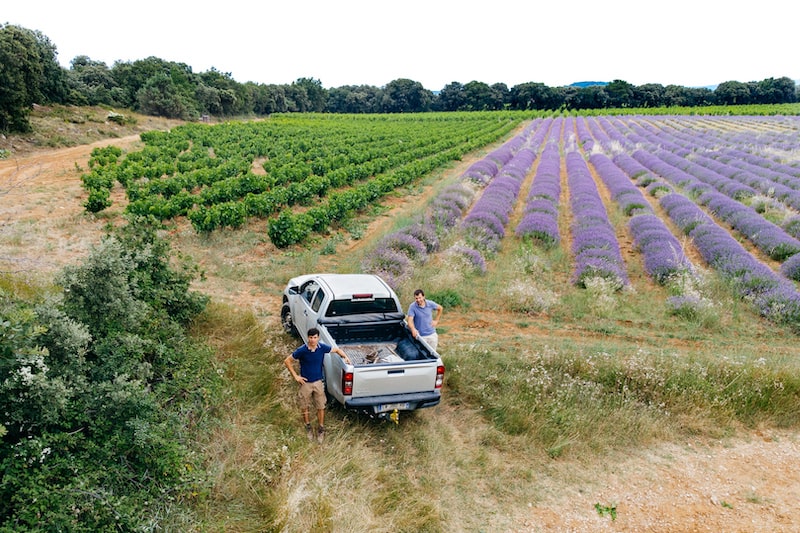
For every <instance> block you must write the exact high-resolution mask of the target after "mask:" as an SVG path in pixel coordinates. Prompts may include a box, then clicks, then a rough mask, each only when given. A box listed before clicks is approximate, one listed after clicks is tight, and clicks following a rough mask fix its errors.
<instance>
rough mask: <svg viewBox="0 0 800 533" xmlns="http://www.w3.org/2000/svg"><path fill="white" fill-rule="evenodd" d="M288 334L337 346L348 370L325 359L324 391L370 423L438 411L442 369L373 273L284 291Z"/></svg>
mask: <svg viewBox="0 0 800 533" xmlns="http://www.w3.org/2000/svg"><path fill="white" fill-rule="evenodd" d="M281 322H282V324H283V328H284V330H285V331H286V332H287V333H290V334H292V335H295V336H300V337H302V339H303V340H304V341H306V340H308V330H309V329H310V328H317V329H319V338H320V342H323V343H325V344H329V345H331V346H334V347H335V346H338V347H339V348H341V349H342V350H344V351H345V353H347V355H348V357H349V358H350V363H351V364H346V363H345V362H344V361H343V360H342V359H341V358H340V357H330V356H329V355H326V356H325V360H324V363H323V364H324V379H325V391H326V393H327V394H328V396H329V397H331V398H333V399H334V400H336V401H337V402H338V403H340V404H341V405H343V406H344V407H345V408H346V409H351V410H355V411H360V412H363V413H366V414H368V415H369V416H372V417H380V418H385V417H391V418H392V419H394V420H395V421H396V420H397V417H398V414H399V413H400V412H402V411H413V410H415V409H421V408H424V407H432V406H434V405H438V404H439V402H440V400H441V389H442V383H443V381H444V364H443V363H442V360H441V358H440V357H439V354H438V353H437V352H436V351H435V350H433V349H432V348H431V347H430V346H429V345H428V344H427V343H425V341H424V340H421V339H414V338H413V337H412V336H411V332H410V331H409V329H408V326H407V325H406V322H405V313H404V312H403V308H402V306H401V303H400V300H399V299H398V297H397V295H396V294H395V292H394V291H393V290H392V289H391V288H390V287H389V286H388V285H387V284H386V282H384V281H383V280H382V279H381V278H380V277H378V276H375V275H371V274H307V275H303V276H298V277H296V278H292V279H291V280H289V283H288V284H287V286H286V288H285V289H284V291H283V305H282V308H281Z"/></svg>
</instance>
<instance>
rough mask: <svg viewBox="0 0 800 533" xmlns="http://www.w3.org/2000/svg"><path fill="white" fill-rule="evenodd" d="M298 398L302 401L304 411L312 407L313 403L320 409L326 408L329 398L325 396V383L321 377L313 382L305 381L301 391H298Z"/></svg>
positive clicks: (301, 405) (301, 407)
mask: <svg viewBox="0 0 800 533" xmlns="http://www.w3.org/2000/svg"><path fill="white" fill-rule="evenodd" d="M297 399H298V401H299V402H300V409H302V410H303V411H305V410H307V409H308V408H309V407H311V405H312V403H313V405H314V408H315V409H316V410H317V411H319V410H320V409H325V404H326V403H327V401H328V400H327V398H326V397H325V384H324V382H323V381H322V380H321V379H320V380H319V381H314V382H312V383H309V382H305V383H303V384H302V385H300V391H299V392H298V393H297Z"/></svg>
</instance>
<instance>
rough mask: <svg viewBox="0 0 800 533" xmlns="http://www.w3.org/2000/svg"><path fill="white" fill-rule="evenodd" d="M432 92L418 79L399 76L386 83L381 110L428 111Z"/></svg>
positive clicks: (391, 111)
mask: <svg viewBox="0 0 800 533" xmlns="http://www.w3.org/2000/svg"><path fill="white" fill-rule="evenodd" d="M432 102H433V93H432V92H431V91H429V90H427V89H426V88H425V87H423V86H422V84H421V83H420V82H418V81H413V80H409V79H407V78H399V79H396V80H393V81H390V82H389V83H387V84H386V87H385V88H384V92H383V102H382V103H381V111H384V112H386V113H419V112H422V111H429V110H430V107H431V103H432Z"/></svg>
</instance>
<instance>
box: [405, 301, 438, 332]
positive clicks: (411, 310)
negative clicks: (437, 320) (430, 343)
mask: <svg viewBox="0 0 800 533" xmlns="http://www.w3.org/2000/svg"><path fill="white" fill-rule="evenodd" d="M437 309H439V304H437V303H436V302H434V301H433V300H425V307H420V306H419V305H418V304H417V302H416V301H414V302H411V305H409V306H408V313H407V316H410V317H414V327H415V328H417V331H418V332H419V334H420V335H422V336H423V337H427V336H428V335H433V334H434V333H436V328H434V327H433V312H434V311H436V310H437Z"/></svg>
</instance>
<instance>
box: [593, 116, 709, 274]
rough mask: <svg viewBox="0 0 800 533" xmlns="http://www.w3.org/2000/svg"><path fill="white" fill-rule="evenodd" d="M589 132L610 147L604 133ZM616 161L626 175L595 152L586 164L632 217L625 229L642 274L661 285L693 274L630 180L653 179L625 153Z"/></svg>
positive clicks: (670, 234) (643, 197) (618, 167)
mask: <svg viewBox="0 0 800 533" xmlns="http://www.w3.org/2000/svg"><path fill="white" fill-rule="evenodd" d="M590 129H592V132H593V133H592V135H594V136H595V137H596V138H597V141H598V142H599V143H600V144H601V145H602V146H611V144H612V143H611V140H610V138H609V137H608V136H607V135H606V134H605V131H604V130H602V129H600V128H591V127H590ZM584 146H586V143H585V144H584ZM618 159H619V160H622V161H623V162H624V163H623V164H624V165H625V168H627V169H628V172H626V171H625V170H624V169H623V168H622V167H620V166H619V165H618V164H617V163H616V162H615V161H616V160H617V159H615V160H614V161H612V160H611V159H609V158H608V156H606V155H605V154H602V153H599V152H598V153H595V154H592V156H591V157H590V158H589V161H590V162H591V163H592V166H594V168H595V170H596V172H597V175H598V176H599V177H600V179H601V180H602V181H603V183H604V184H605V185H606V187H607V188H608V190H609V192H610V194H611V198H612V199H613V200H614V201H615V202H616V203H617V204H618V205H619V206H620V209H622V211H623V213H625V214H626V215H628V216H631V217H632V218H631V219H630V220H629V221H628V230H629V231H630V232H631V236H632V237H633V243H634V246H635V247H636V249H637V250H639V252H640V253H641V254H642V256H643V261H644V268H645V271H646V272H647V274H648V275H649V276H650V277H651V278H652V279H653V280H654V281H656V282H657V283H659V284H662V285H664V284H666V283H668V282H669V281H670V280H671V279H673V278H674V277H675V276H676V275H678V274H681V273H685V272H689V273H691V272H693V270H694V269H693V267H692V264H691V262H690V261H689V260H688V259H687V257H686V255H685V254H684V252H683V247H682V246H681V244H680V242H679V241H678V239H676V238H675V236H674V235H673V234H672V232H671V231H670V230H669V228H667V226H666V225H665V224H664V222H663V221H662V220H661V219H660V218H658V217H657V216H655V214H653V209H652V207H650V203H649V202H648V201H647V199H646V198H645V196H644V195H643V194H642V192H641V190H640V189H639V188H638V187H636V186H635V185H634V184H633V182H632V181H631V178H632V177H633V176H638V177H640V184H642V185H644V184H647V183H654V182H655V181H656V178H655V177H654V176H652V174H650V173H649V172H647V169H646V168H644V167H643V166H642V165H640V164H639V163H638V162H636V161H635V160H633V159H631V158H630V157H627V156H625V154H620V157H619V158H618ZM643 176H649V177H650V178H652V181H647V182H646V181H645V180H644V179H642V177H643Z"/></svg>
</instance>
